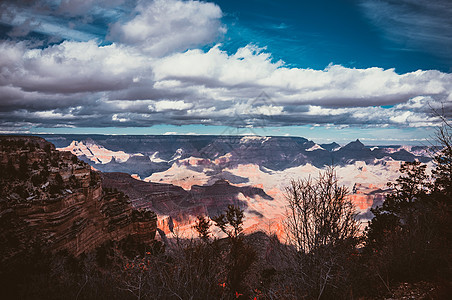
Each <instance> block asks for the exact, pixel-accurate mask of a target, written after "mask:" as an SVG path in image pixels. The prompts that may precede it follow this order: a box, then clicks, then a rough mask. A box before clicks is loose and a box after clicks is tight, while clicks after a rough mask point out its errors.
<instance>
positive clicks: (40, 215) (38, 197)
mask: <svg viewBox="0 0 452 300" xmlns="http://www.w3.org/2000/svg"><path fill="white" fill-rule="evenodd" d="M0 226H1V228H2V230H1V233H0V259H1V260H7V259H9V258H13V257H14V256H19V255H20V252H21V250H24V249H25V248H26V247H29V246H30V245H32V244H33V245H35V244H36V243H37V244H39V245H40V246H41V247H44V248H45V249H49V250H52V251H58V250H67V251H68V252H69V253H72V254H74V255H76V256H77V255H80V254H81V253H84V252H86V251H89V250H92V249H94V248H95V247H97V246H99V245H101V244H102V243H104V242H106V241H108V240H116V241H118V240H122V239H124V238H125V237H127V236H132V237H133V238H134V239H136V240H138V241H139V242H145V243H146V242H151V241H152V240H153V239H154V237H155V232H156V226H157V218H156V215H155V213H153V212H151V211H149V210H145V209H134V208H133V207H132V205H131V203H130V200H129V198H128V197H127V196H126V195H125V194H123V193H122V192H119V191H117V190H115V189H109V188H103V186H102V181H101V175H100V174H99V173H98V172H95V171H93V170H92V169H91V167H90V166H89V165H88V164H86V163H84V162H82V161H80V160H79V159H77V157H76V156H74V155H73V154H71V153H70V152H60V151H56V150H55V147H54V146H53V145H52V144H51V143H48V142H46V141H45V140H44V139H42V138H38V137H19V136H0Z"/></svg>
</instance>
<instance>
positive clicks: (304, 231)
mask: <svg viewBox="0 0 452 300" xmlns="http://www.w3.org/2000/svg"><path fill="white" fill-rule="evenodd" d="M438 139H439V141H440V142H441V145H442V150H440V151H439V152H438V153H436V154H435V156H434V162H435V168H434V171H433V173H432V174H431V175H428V174H426V167H425V165H422V164H421V163H419V162H407V163H404V164H402V166H401V169H400V171H401V176H400V178H398V179H397V180H396V182H394V183H391V184H390V186H391V187H392V192H391V193H390V194H388V195H387V198H386V201H385V202H384V204H383V205H382V206H381V207H378V208H376V209H373V210H372V212H373V214H374V215H375V218H373V219H372V220H371V222H370V223H369V225H368V227H367V229H366V230H365V232H364V234H363V235H361V234H359V231H358V225H359V224H358V223H357V221H356V220H355V215H354V211H353V207H352V206H351V203H350V202H349V201H348V200H347V199H348V198H347V191H346V189H345V188H344V187H341V186H340V185H338V183H337V180H336V177H335V174H334V170H328V171H326V172H325V173H324V174H321V176H320V177H319V178H318V179H316V180H311V179H308V180H304V181H303V180H301V181H293V182H292V183H291V185H290V186H289V187H288V189H287V194H286V196H287V199H288V215H287V217H288V218H287V222H286V233H287V237H288V240H287V241H288V243H281V242H280V241H279V240H278V238H277V237H276V236H275V235H272V234H269V233H267V234H265V233H260V232H258V233H254V234H251V235H244V234H243V232H242V224H243V217H244V216H243V211H242V210H241V209H240V208H237V207H233V206H230V207H229V208H228V210H227V211H225V213H224V214H222V215H219V216H217V217H215V218H212V220H210V219H208V218H207V217H202V216H200V217H198V221H197V224H196V226H195V229H196V230H197V232H198V233H199V238H198V239H192V240H183V239H178V238H177V237H176V238H175V239H174V240H173V241H172V242H171V243H169V244H166V245H165V244H163V243H161V242H155V243H154V244H153V245H141V244H136V243H135V242H134V240H133V239H126V240H124V241H122V242H117V243H113V242H108V243H106V244H104V245H102V246H101V247H99V248H97V249H96V251H93V252H92V253H87V254H84V255H82V256H81V257H77V258H74V257H72V256H70V255H68V254H67V253H64V252H60V253H44V252H43V250H42V247H41V245H39V244H33V242H32V240H31V241H30V243H29V245H30V246H29V247H28V249H27V251H25V252H24V254H23V255H22V257H21V259H20V260H15V261H9V262H6V263H4V264H3V265H2V266H1V269H0V285H1V294H2V298H4V299H6V298H10V299H18V298H23V299H362V298H364V299H373V298H384V297H391V296H393V295H394V293H395V291H396V290H395V288H396V287H398V286H400V284H401V283H409V284H413V285H416V284H418V285H420V286H428V287H429V291H428V293H426V294H424V295H423V297H426V298H427V299H441V298H447V296H448V295H450V291H451V290H450V288H451V278H452V277H451V270H452V268H451V251H450V248H451V237H452V233H451V228H452V226H451V225H452V224H451V220H452V217H451V201H452V140H451V127H450V126H449V125H448V124H447V123H445V125H444V126H443V127H442V128H441V129H440V130H439V131H438ZM0 225H1V224H0ZM213 226H214V227H216V228H218V229H220V230H221V231H223V232H224V234H225V235H226V236H227V237H226V238H224V239H215V238H213V237H212V235H211V231H212V227H213Z"/></svg>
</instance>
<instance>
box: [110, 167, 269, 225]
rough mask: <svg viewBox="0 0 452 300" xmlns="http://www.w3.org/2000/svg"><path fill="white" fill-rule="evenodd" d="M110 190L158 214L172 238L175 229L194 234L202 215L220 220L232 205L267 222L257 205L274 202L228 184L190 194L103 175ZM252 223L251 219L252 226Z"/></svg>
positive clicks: (117, 175) (257, 191) (198, 188)
mask: <svg viewBox="0 0 452 300" xmlns="http://www.w3.org/2000/svg"><path fill="white" fill-rule="evenodd" d="M102 177H103V183H104V186H106V187H111V188H113V187H115V188H117V189H118V190H120V191H123V192H124V193H126V194H127V195H129V197H130V199H131V202H132V205H133V206H134V207H135V208H137V209H139V208H146V209H150V210H152V211H155V212H156V213H157V214H158V219H159V221H158V227H159V229H161V230H162V231H163V232H165V233H166V234H168V233H169V232H172V231H173V229H174V227H177V228H178V230H183V231H186V232H187V233H192V230H191V229H192V228H191V227H192V225H193V222H194V220H195V219H196V217H197V216H199V215H206V216H210V217H213V216H216V215H218V214H220V213H222V212H224V211H225V210H226V208H227V206H228V205H235V206H238V207H241V208H242V209H244V210H245V211H246V212H247V213H248V214H253V215H254V217H255V218H258V219H259V220H258V222H262V221H263V220H264V216H263V215H262V214H261V213H259V212H257V211H255V210H253V209H252V207H250V203H251V202H253V201H261V202H272V201H273V198H272V197H270V196H269V195H267V194H266V193H265V192H264V191H263V190H262V189H261V188H257V187H251V186H242V187H238V186H234V185H231V184H230V183H229V182H228V181H226V180H217V181H216V182H215V183H213V184H211V185H204V186H199V185H193V186H192V187H191V189H190V190H188V191H187V190H184V189H183V188H181V187H179V186H176V185H172V184H164V183H154V182H144V181H141V180H137V179H134V178H132V177H131V176H130V175H129V174H125V173H103V174H102ZM251 220H252V219H250V218H248V220H247V221H248V222H249V221H251Z"/></svg>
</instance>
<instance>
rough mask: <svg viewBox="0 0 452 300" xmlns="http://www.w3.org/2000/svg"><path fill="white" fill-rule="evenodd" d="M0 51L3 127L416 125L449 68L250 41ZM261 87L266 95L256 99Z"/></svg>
mask: <svg viewBox="0 0 452 300" xmlns="http://www.w3.org/2000/svg"><path fill="white" fill-rule="evenodd" d="M0 51H1V53H2V56H0V100H1V101H0V107H1V108H2V111H4V112H5V114H2V115H1V118H2V121H0V126H2V127H8V126H11V124H12V123H14V122H18V124H19V122H23V120H26V121H27V122H29V123H30V124H40V126H41V125H42V124H46V125H47V126H61V125H62V122H64V121H62V120H68V121H67V124H69V123H70V124H69V125H71V126H72V125H74V126H101V127H103V126H150V125H153V124H174V125H185V124H214V125H224V124H230V123H231V119H234V118H238V122H241V123H242V124H235V123H234V124H235V125H243V126H246V125H250V126H258V127H262V126H284V125H303V124H335V125H338V126H339V125H347V124H353V125H363V126H369V125H375V126H388V125H396V126H410V127H419V126H431V125H434V124H435V123H436V122H438V120H437V119H436V118H435V117H434V116H432V115H433V114H432V111H431V108H435V109H440V108H441V107H442V106H443V105H444V106H445V107H446V108H448V107H451V106H452V101H451V99H452V96H451V94H452V74H447V73H442V72H439V71H432V70H430V71H416V72H411V73H406V74H397V73H396V72H395V71H394V70H393V69H389V70H384V69H381V68H368V69H350V68H346V67H343V66H339V65H330V66H328V67H327V68H325V69H324V70H312V69H301V68H290V67H287V66H286V65H285V64H284V63H283V62H281V61H277V62H275V61H273V60H272V58H271V55H270V54H268V53H265V49H259V48H257V47H255V46H252V45H248V46H246V47H243V48H241V49H239V50H238V51H237V52H236V53H234V54H228V53H226V52H225V51H223V50H221V48H220V46H215V47H213V48H211V49H210V50H208V51H207V52H203V51H201V50H189V51H186V52H184V53H177V54H172V55H169V56H166V57H162V58H155V57H154V58H149V57H148V56H146V55H145V54H144V53H143V52H141V51H140V50H139V49H136V48H135V47H134V46H125V45H122V44H111V45H107V46H101V45H99V44H97V43H96V42H95V41H89V42H69V41H65V42H63V43H61V44H58V45H54V46H50V47H47V48H44V49H28V48H27V45H26V44H24V43H18V44H12V43H9V42H5V41H3V42H0ZM262 91H265V92H266V93H267V94H268V95H269V97H268V98H265V97H264V99H263V100H262V101H257V99H256V97H257V96H259V95H260V94H261V92H262ZM385 105H388V106H389V108H388V107H386V108H382V107H381V106H385ZM7 112H13V113H7ZM69 116H73V117H71V118H69ZM58 121H59V123H58ZM69 121H70V122H69ZM234 124H233V125H234ZM29 126H30V125H29Z"/></svg>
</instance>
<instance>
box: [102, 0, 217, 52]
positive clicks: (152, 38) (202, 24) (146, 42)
mask: <svg viewBox="0 0 452 300" xmlns="http://www.w3.org/2000/svg"><path fill="white" fill-rule="evenodd" d="M135 14H136V16H135V17H134V18H133V19H131V20H127V21H125V22H122V21H119V22H116V23H114V24H112V25H111V28H110V33H109V36H108V38H109V39H110V40H113V41H119V42H121V43H125V44H128V45H136V46H138V47H139V48H140V49H142V50H143V51H145V52H147V53H149V54H152V55H155V56H162V55H164V54H167V53H171V52H174V51H183V50H186V49H188V48H190V47H195V46H199V45H205V44H209V43H211V42H213V41H215V39H216V38H217V37H218V35H219V34H221V33H224V32H225V27H224V26H222V24H221V21H220V19H221V16H222V12H221V9H220V8H219V7H218V6H217V5H216V4H214V3H206V2H199V1H178V0H154V1H152V2H149V1H139V3H138V5H137V7H136V9H135Z"/></svg>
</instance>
